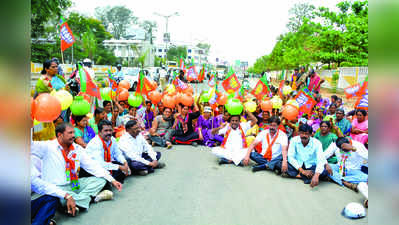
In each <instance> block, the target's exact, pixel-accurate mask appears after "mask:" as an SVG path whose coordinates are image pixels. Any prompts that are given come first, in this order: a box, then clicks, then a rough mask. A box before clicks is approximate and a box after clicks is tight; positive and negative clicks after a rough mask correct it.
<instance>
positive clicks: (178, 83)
mask: <svg viewBox="0 0 399 225" xmlns="http://www.w3.org/2000/svg"><path fill="white" fill-rule="evenodd" d="M173 84H174V85H175V87H176V90H178V91H184V90H186V89H187V88H188V85H187V84H186V83H184V82H183V81H181V80H180V79H179V78H176V79H175V80H173Z"/></svg>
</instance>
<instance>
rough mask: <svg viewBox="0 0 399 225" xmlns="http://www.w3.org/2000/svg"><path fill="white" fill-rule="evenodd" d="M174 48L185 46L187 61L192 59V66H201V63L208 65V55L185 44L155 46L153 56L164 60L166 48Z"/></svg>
mask: <svg viewBox="0 0 399 225" xmlns="http://www.w3.org/2000/svg"><path fill="white" fill-rule="evenodd" d="M174 46H186V48H187V60H190V61H191V60H192V59H194V64H196V65H201V64H203V63H208V55H207V54H206V52H205V50H203V49H201V48H198V47H196V46H194V45H191V44H187V43H171V44H168V45H167V46H166V44H157V45H155V55H156V56H158V57H160V58H166V52H167V48H168V49H169V48H171V47H174Z"/></svg>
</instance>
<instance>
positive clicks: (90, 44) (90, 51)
mask: <svg viewBox="0 0 399 225" xmlns="http://www.w3.org/2000/svg"><path fill="white" fill-rule="evenodd" d="M82 47H83V50H84V53H85V54H86V55H87V56H88V57H89V58H90V59H93V58H94V55H95V53H96V49H97V41H96V37H95V36H94V34H93V32H92V31H91V30H90V28H89V27H87V31H86V32H84V33H83V35H82Z"/></svg>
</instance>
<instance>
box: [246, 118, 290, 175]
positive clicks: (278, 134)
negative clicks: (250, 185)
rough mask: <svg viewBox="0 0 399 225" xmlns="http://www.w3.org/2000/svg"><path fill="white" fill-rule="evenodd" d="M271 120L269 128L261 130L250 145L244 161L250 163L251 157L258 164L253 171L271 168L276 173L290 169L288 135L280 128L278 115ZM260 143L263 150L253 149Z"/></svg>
mask: <svg viewBox="0 0 399 225" xmlns="http://www.w3.org/2000/svg"><path fill="white" fill-rule="evenodd" d="M269 122H270V126H269V129H267V130H264V131H261V132H260V133H259V134H258V135H257V136H256V139H255V141H254V142H252V144H251V145H250V146H249V148H248V152H247V155H246V156H245V158H244V161H243V163H244V165H248V164H249V159H250V158H251V159H252V160H253V161H255V162H256V163H257V164H258V165H256V166H254V167H252V172H256V171H259V170H266V169H270V170H273V171H276V173H280V171H282V172H283V173H285V172H287V169H288V161H287V151H288V137H287V135H286V134H285V133H284V132H283V131H281V130H279V129H278V126H279V125H280V123H281V121H280V119H279V118H278V117H277V116H272V117H271V118H270V119H269ZM258 144H261V145H262V147H261V151H253V150H254V149H255V146H257V145H258Z"/></svg>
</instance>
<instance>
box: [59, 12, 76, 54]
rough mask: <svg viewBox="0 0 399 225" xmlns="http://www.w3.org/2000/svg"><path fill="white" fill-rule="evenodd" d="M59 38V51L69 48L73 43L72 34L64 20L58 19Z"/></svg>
mask: <svg viewBox="0 0 399 225" xmlns="http://www.w3.org/2000/svg"><path fill="white" fill-rule="evenodd" d="M60 38H61V51H65V49H67V48H69V47H71V46H72V45H73V43H74V42H75V37H74V36H73V34H72V31H71V28H69V26H68V24H67V22H66V21H65V20H64V18H62V17H61V19H60Z"/></svg>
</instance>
